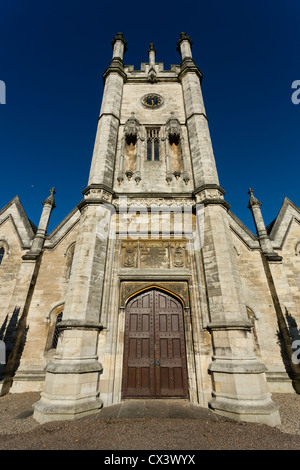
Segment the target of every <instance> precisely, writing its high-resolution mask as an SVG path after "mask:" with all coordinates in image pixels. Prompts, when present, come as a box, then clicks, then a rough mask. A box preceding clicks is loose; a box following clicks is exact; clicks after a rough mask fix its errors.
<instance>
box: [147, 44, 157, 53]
mask: <svg viewBox="0 0 300 470" xmlns="http://www.w3.org/2000/svg"><path fill="white" fill-rule="evenodd" d="M150 51H154V52H156V50H155V49H154V44H153V42H150V47H149V51H148V53H149V52H150Z"/></svg>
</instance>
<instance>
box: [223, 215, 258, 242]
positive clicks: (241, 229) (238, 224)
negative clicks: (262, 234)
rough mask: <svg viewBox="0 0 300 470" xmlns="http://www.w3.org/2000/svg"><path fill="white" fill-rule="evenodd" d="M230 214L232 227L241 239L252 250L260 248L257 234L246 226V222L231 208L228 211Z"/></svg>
mask: <svg viewBox="0 0 300 470" xmlns="http://www.w3.org/2000/svg"><path fill="white" fill-rule="evenodd" d="M228 214H229V216H230V222H229V224H230V228H231V230H232V231H233V232H234V233H235V234H236V235H237V236H238V237H239V238H240V239H241V241H242V242H244V244H245V245H246V246H247V247H248V248H249V249H251V250H257V249H259V248H260V245H259V241H258V238H257V236H256V235H254V234H253V233H252V232H251V230H249V229H248V227H246V225H245V224H243V222H242V221H241V220H240V219H239V218H238V217H237V216H236V215H235V214H234V213H233V212H231V211H230V210H229V211H228Z"/></svg>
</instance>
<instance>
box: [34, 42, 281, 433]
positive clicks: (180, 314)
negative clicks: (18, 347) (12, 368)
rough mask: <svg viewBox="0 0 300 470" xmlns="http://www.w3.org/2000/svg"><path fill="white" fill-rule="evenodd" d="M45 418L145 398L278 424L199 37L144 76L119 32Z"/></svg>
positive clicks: (48, 380) (44, 401)
mask: <svg viewBox="0 0 300 470" xmlns="http://www.w3.org/2000/svg"><path fill="white" fill-rule="evenodd" d="M112 48H113V57H112V60H111V62H110V65H109V67H108V68H107V70H106V71H105V73H104V75H103V79H104V84H105V86H104V94H103V100H102V105H101V110H100V115H99V120H98V128H97V134H96V139H95V146H94V152H93V157H92V163H91V169H90V175H89V180H88V186H87V187H86V189H84V191H83V199H82V201H81V202H80V203H79V205H78V209H79V211H80V221H79V228H78V234H77V239H76V246H75V252H74V259H73V264H72V272H71V276H70V279H69V284H68V289H67V293H66V298H65V307H64V312H63V318H62V321H61V322H60V323H59V325H58V326H59V330H60V335H59V340H58V346H57V350H56V354H55V356H53V358H52V360H51V361H50V362H49V363H48V365H47V367H46V377H45V384H44V390H43V392H42V393H41V398H40V400H39V401H38V402H37V403H35V405H34V417H35V418H36V419H37V420H38V421H39V422H46V421H50V420H57V419H72V418H76V417H81V416H83V415H86V414H90V413H93V412H96V411H98V410H99V409H100V408H101V407H102V406H109V405H111V404H115V403H119V402H120V401H121V400H122V399H130V398H136V397H143V398H147V397H149V398H153V397H155V398H165V399H168V398H170V397H178V398H185V399H189V400H190V401H191V402H192V403H193V404H195V405H200V406H210V407H211V408H212V409H213V410H214V411H215V412H217V413H219V414H222V415H224V416H227V417H230V418H232V419H236V420H245V421H254V422H260V423H266V424H270V425H276V424H278V423H279V414H278V410H277V407H276V406H275V405H274V403H273V401H272V399H271V394H270V393H269V389H268V384H267V381H266V374H265V372H266V367H265V366H264V365H263V364H262V363H261V361H260V360H259V359H258V357H257V355H256V352H255V347H254V338H253V328H252V326H253V325H252V324H251V322H250V321H249V316H248V314H247V309H246V302H245V299H244V294H243V288H242V281H241V277H240V274H239V269H238V265H237V259H236V252H235V249H234V244H233V239H232V234H231V231H230V221H229V214H228V210H229V204H228V203H227V202H226V201H225V200H224V194H225V191H224V190H223V189H222V188H221V187H220V185H219V179H218V173H217V169H216V164H215V158H214V154H213V149H212V144H211V139H210V133H209V128H208V120H207V116H206V112H205V107H204V102H203V97H202V92H201V82H202V73H201V72H200V70H199V68H198V67H197V66H196V65H195V62H194V60H193V58H192V41H191V39H190V37H189V36H187V35H186V34H185V33H181V35H180V38H179V40H178V42H177V50H178V52H179V54H180V58H181V63H180V65H172V66H171V68H170V70H165V69H164V65H163V64H162V63H159V62H156V58H155V55H156V52H155V49H154V45H153V44H150V47H149V51H148V54H149V60H148V62H146V63H142V64H141V68H140V70H135V69H134V67H133V66H125V65H124V62H123V57H124V53H125V52H126V48H127V44H126V41H125V40H124V37H123V34H122V33H118V34H117V35H116V37H115V38H114V40H113V41H112Z"/></svg>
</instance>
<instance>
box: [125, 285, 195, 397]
mask: <svg viewBox="0 0 300 470" xmlns="http://www.w3.org/2000/svg"><path fill="white" fill-rule="evenodd" d="M175 397H176V398H188V378H187V365H186V351H185V338H184V321H183V308H182V304H181V302H180V301H179V300H177V299H176V298H175V297H173V296H172V295H170V294H168V293H167V292H164V291H161V290H159V289H156V288H153V289H149V290H146V291H144V292H142V293H140V294H138V295H136V296H135V297H133V298H132V299H130V300H129V301H128V303H127V306H126V311H125V341H124V358H123V382H122V398H175Z"/></svg>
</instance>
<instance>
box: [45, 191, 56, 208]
mask: <svg viewBox="0 0 300 470" xmlns="http://www.w3.org/2000/svg"><path fill="white" fill-rule="evenodd" d="M54 194H55V188H52V189H50V196H48V197H47V199H45V201H44V202H43V205H45V204H50V205H51V206H53V209H54V207H55V201H54V197H53V195H54Z"/></svg>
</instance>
